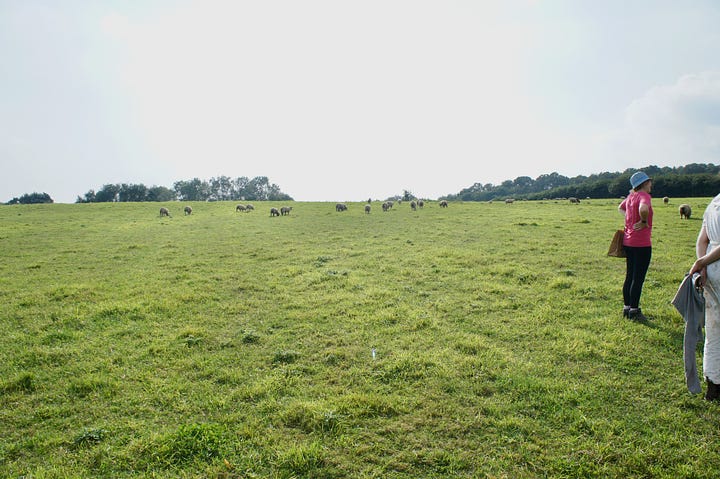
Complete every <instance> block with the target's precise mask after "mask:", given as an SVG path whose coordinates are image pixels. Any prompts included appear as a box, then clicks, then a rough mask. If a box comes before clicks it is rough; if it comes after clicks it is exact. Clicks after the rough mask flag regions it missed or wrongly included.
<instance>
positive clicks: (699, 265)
mask: <svg viewBox="0 0 720 479" xmlns="http://www.w3.org/2000/svg"><path fill="white" fill-rule="evenodd" d="M709 244H710V238H709V237H708V234H707V230H706V229H705V226H704V225H703V227H702V228H701V229H700V234H699V235H698V238H697V241H696V243H695V254H696V255H697V257H698V259H697V261H695V263H694V264H693V265H692V268H690V273H689V274H690V275H692V274H694V273H700V278H701V283H700V284H701V285H703V284H705V280H706V279H707V270H706V269H705V268H706V267H707V265H709V264H710V263H714V262H715V261H717V260H719V259H720V248H715V249H714V250H712V251H711V252H709V253H706V251H707V247H708V245H709Z"/></svg>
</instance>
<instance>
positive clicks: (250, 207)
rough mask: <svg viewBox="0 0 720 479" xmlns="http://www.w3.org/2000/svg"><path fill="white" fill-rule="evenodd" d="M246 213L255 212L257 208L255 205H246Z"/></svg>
mask: <svg viewBox="0 0 720 479" xmlns="http://www.w3.org/2000/svg"><path fill="white" fill-rule="evenodd" d="M245 210H246V211H255V207H254V206H253V205H245Z"/></svg>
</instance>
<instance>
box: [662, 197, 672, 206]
mask: <svg viewBox="0 0 720 479" xmlns="http://www.w3.org/2000/svg"><path fill="white" fill-rule="evenodd" d="M663 203H665V204H668V203H670V198H668V197H667V196H666V197H665V198H663Z"/></svg>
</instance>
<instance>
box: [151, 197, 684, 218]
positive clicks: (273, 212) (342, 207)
mask: <svg viewBox="0 0 720 479" xmlns="http://www.w3.org/2000/svg"><path fill="white" fill-rule="evenodd" d="M569 201H570V203H575V204H577V203H580V200H579V199H577V198H569ZM514 202H515V200H514V199H513V198H507V199H506V200H505V203H507V204H512V203H514ZM669 202H670V198H668V197H667V196H666V197H664V198H663V203H664V204H666V205H667V204H668V203H669ZM400 203H402V201H398V204H400ZM394 204H395V203H394V202H393V201H386V202H384V203H383V204H382V210H383V211H388V210H390V209H391V208H392V207H393V205H394ZM438 205H439V206H440V208H447V207H448V202H447V201H446V200H442V201H440V202H438ZM424 206H425V202H424V201H423V200H417V201H415V200H413V201H411V202H410V209H411V210H413V211H416V210H417V209H418V208H423V207H424ZM347 209H348V207H347V205H346V204H345V203H337V204H336V205H335V211H337V212H341V211H347ZM253 210H255V207H254V206H253V205H250V204H248V205H237V206H236V207H235V212H238V211H242V212H246V213H247V212H250V211H253ZM370 210H371V207H370V201H368V204H366V205H365V213H366V214H370ZM290 211H292V206H283V207H281V208H280V209H278V208H270V216H286V215H289V214H290ZM678 211H679V212H680V219H689V218H690V215H691V214H692V208H690V205H688V204H686V203H683V204H681V205H680V206H679V207H678ZM183 213H184V214H185V215H190V214H192V208H191V207H190V206H186V207H185V208H183ZM160 216H161V217H163V216H167V217H170V210H168V209H167V208H165V207H162V208H160Z"/></svg>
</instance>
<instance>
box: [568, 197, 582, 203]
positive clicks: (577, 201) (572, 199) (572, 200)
mask: <svg viewBox="0 0 720 479" xmlns="http://www.w3.org/2000/svg"><path fill="white" fill-rule="evenodd" d="M568 200H570V203H573V204H579V203H580V200H579V199H577V198H575V197H574V196H571V197H570V198H568Z"/></svg>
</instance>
